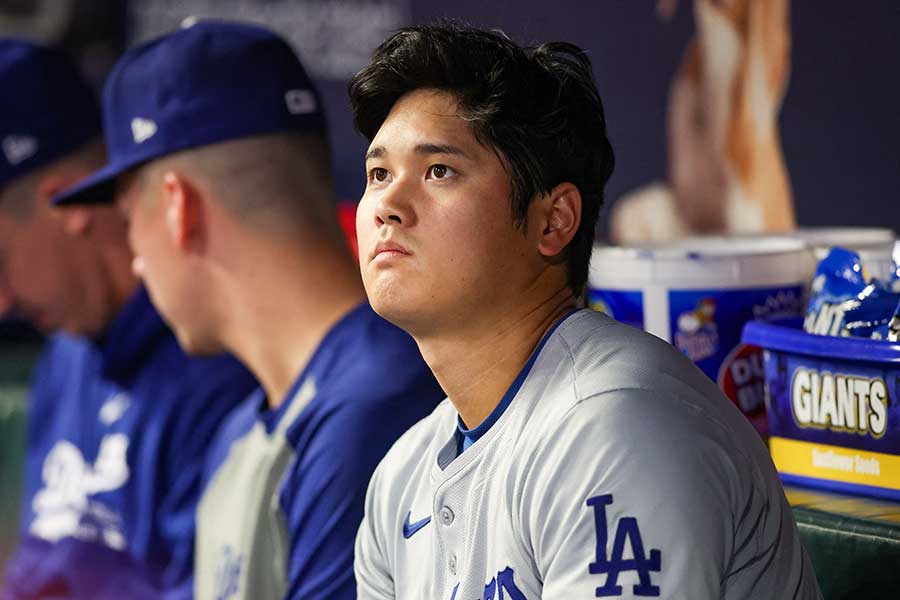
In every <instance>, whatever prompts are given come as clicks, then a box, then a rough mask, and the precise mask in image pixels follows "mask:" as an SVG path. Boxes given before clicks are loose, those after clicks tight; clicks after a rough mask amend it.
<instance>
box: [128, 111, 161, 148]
mask: <svg viewBox="0 0 900 600" xmlns="http://www.w3.org/2000/svg"><path fill="white" fill-rule="evenodd" d="M156 130H157V128H156V123H154V122H153V121H151V120H150V119H142V118H140V117H135V118H133V119H132V120H131V135H132V136H133V137H134V142H135V143H136V144H140V143H141V142H145V141H147V140H149V139H150V138H152V137H153V135H154V134H155V133H156Z"/></svg>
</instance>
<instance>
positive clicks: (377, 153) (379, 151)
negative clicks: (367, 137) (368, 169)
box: [366, 146, 387, 161]
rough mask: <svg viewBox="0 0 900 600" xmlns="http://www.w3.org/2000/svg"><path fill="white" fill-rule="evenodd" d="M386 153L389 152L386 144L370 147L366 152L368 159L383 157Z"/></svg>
mask: <svg viewBox="0 0 900 600" xmlns="http://www.w3.org/2000/svg"><path fill="white" fill-rule="evenodd" d="M385 154H387V149H385V147H384V146H372V147H371V148H369V151H368V152H366V161H368V160H370V159H373V158H381V157H383V156H384V155H385Z"/></svg>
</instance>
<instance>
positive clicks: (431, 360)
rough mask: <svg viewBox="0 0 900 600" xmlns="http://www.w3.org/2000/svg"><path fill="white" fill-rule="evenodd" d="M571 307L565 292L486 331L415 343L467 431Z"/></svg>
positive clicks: (493, 405) (491, 407)
mask: <svg viewBox="0 0 900 600" xmlns="http://www.w3.org/2000/svg"><path fill="white" fill-rule="evenodd" d="M576 305H577V302H576V300H575V297H574V296H573V295H572V293H571V291H569V290H568V288H566V289H564V290H559V291H558V292H557V293H555V294H554V295H552V296H551V297H549V298H546V299H544V300H542V301H540V302H537V303H535V304H522V305H519V306H516V307H512V308H511V309H509V310H508V311H506V313H505V314H504V315H502V316H498V317H497V319H496V320H495V321H494V323H495V324H494V325H493V326H491V327H483V328H480V329H479V330H477V331H472V330H471V329H467V330H466V331H464V332H463V333H461V334H460V333H457V332H448V334H447V335H434V336H430V337H428V338H424V339H420V338H418V337H417V338H416V341H417V342H418V343H419V348H420V349H421V351H422V356H423V357H424V358H425V361H426V362H427V363H428V366H429V367H431V370H432V372H434V375H435V377H436V378H437V380H438V382H439V383H440V384H441V387H442V388H443V390H444V391H445V392H446V393H447V396H448V397H449V398H450V401H451V402H453V405H454V406H455V407H456V410H457V411H458V412H459V415H460V417H461V418H462V420H463V423H465V425H466V427H467V428H469V429H471V428H474V427H477V426H478V425H480V424H481V423H482V422H483V421H484V420H485V419H486V418H487V417H488V416H489V415H490V414H491V412H492V411H493V410H494V408H496V407H497V405H498V404H499V403H500V400H501V399H502V398H503V395H504V394H505V393H506V391H507V390H508V389H509V386H510V385H511V384H512V383H513V381H514V380H515V378H516V376H518V374H519V373H520V372H521V370H522V368H523V367H524V366H525V364H526V363H527V362H528V359H529V357H530V356H531V354H532V353H533V352H534V350H535V349H536V348H537V346H538V344H539V343H540V341H541V339H542V338H543V337H544V335H545V334H546V333H547V331H549V330H550V328H551V327H552V326H553V325H554V324H555V323H556V322H557V321H559V320H560V319H561V318H562V317H564V316H565V315H566V314H568V313H569V312H570V311H571V310H573V309H574V308H575V307H576Z"/></svg>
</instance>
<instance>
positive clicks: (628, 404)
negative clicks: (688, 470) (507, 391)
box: [518, 310, 758, 450]
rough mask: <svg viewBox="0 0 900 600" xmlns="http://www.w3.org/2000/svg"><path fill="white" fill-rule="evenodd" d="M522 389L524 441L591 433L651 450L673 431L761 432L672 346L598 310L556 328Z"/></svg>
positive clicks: (604, 441) (712, 434)
mask: <svg viewBox="0 0 900 600" xmlns="http://www.w3.org/2000/svg"><path fill="white" fill-rule="evenodd" d="M520 394H522V395H524V397H525V398H526V403H525V404H526V407H527V410H525V411H524V413H523V416H522V417H521V422H519V423H518V429H519V430H520V431H521V433H520V434H519V439H520V443H523V442H528V443H529V444H532V445H537V444H540V443H543V442H542V440H555V442H554V443H565V440H568V439H571V440H574V438H575V437H579V436H584V435H590V436H592V438H593V439H595V440H597V443H598V444H601V445H608V446H610V447H611V448H612V447H619V448H629V449H633V448H635V447H637V446H640V447H642V448H648V449H651V450H652V447H655V446H656V445H657V444H656V443H655V442H656V441H657V440H662V439H663V438H664V437H665V436H663V435H661V433H663V432H669V431H673V430H677V431H678V432H689V433H690V434H691V435H696V436H701V437H706V438H709V439H716V440H722V439H725V438H727V437H728V436H729V435H737V436H738V437H740V438H741V439H744V438H747V439H748V440H749V441H750V442H752V441H753V438H754V436H755V435H756V434H755V432H753V430H752V427H750V426H749V424H748V423H746V419H745V418H744V417H743V416H742V415H741V414H740V413H739V411H737V410H736V409H735V407H734V406H733V405H732V404H731V402H730V401H729V400H728V399H727V398H725V397H724V395H723V394H722V393H721V391H719V389H718V387H717V386H716V385H715V383H714V382H712V381H711V380H710V379H709V378H707V377H706V376H705V375H704V374H703V373H702V372H701V371H700V370H699V369H697V368H696V366H694V365H693V364H692V363H691V362H690V361H689V360H688V359H687V358H686V357H684V356H683V355H682V354H681V353H680V352H678V351H677V350H676V349H674V348H673V347H672V346H671V345H670V344H668V343H666V342H664V341H663V340H661V339H659V338H657V337H655V336H652V335H650V334H647V333H644V332H642V331H639V330H637V329H635V328H633V327H631V326H628V325H623V324H621V323H618V322H616V321H614V320H613V319H611V318H609V317H607V316H606V315H603V314H600V313H595V312H593V311H586V310H585V311H579V312H578V313H575V314H573V315H572V316H570V317H569V318H568V319H566V320H565V321H564V322H563V323H562V324H561V325H560V326H559V327H558V328H557V329H556V330H555V331H554V333H553V334H552V335H551V337H550V338H549V339H548V340H547V342H546V344H545V347H544V349H543V350H542V352H541V355H540V356H539V357H538V360H537V361H536V362H535V365H534V367H533V369H532V372H531V373H530V374H529V376H528V378H527V379H526V382H525V384H524V385H523V387H522V389H521V391H520ZM573 436H574V437H573ZM638 439H640V440H642V441H641V442H640V443H639V444H638V442H637V441H636V440H638ZM757 441H758V440H757ZM573 443H574V441H573ZM748 443H749V442H748Z"/></svg>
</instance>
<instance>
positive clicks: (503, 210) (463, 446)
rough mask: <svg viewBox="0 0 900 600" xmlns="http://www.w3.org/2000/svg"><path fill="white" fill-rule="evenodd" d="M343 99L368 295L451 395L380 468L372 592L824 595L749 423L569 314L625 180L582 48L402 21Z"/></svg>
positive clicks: (361, 556)
mask: <svg viewBox="0 0 900 600" xmlns="http://www.w3.org/2000/svg"><path fill="white" fill-rule="evenodd" d="M349 89H350V99H351V103H352V107H353V111H354V117H355V122H356V125H357V128H358V129H359V130H360V131H361V132H362V133H363V134H364V135H365V136H366V137H367V138H368V139H369V140H370V141H371V145H370V146H369V149H368V152H367V153H366V169H367V172H368V185H367V188H366V192H365V195H364V197H363V199H362V201H361V203H360V206H359V210H358V213H357V234H358V239H359V255H360V261H361V268H362V274H363V281H364V283H365V286H366V291H367V293H368V296H369V299H370V302H371V303H372V307H373V308H374V309H375V310H376V311H377V312H378V313H379V314H380V315H382V316H383V317H385V318H386V319H388V320H389V321H391V322H393V323H396V324H397V325H399V326H400V327H402V328H403V329H405V330H406V331H408V332H409V333H410V334H411V335H412V336H413V337H414V338H415V340H416V341H417V342H418V344H419V348H420V349H421V351H422V355H423V356H424V358H425V360H426V362H427V363H428V365H429V366H430V367H431V369H432V371H433V372H434V374H435V375H436V377H437V379H438V381H439V382H440V383H441V385H442V386H443V388H444V390H445V391H446V392H447V393H448V395H449V401H448V402H445V403H443V404H442V405H441V406H439V407H438V408H437V410H436V411H435V412H434V413H433V414H432V415H430V416H429V417H428V418H426V419H425V420H424V421H422V422H421V423H419V424H417V425H416V426H415V427H414V428H413V429H412V430H411V431H409V432H408V433H407V434H405V435H404V436H403V437H402V438H401V439H400V440H399V441H398V442H397V444H395V446H394V447H393V448H392V449H391V451H390V452H389V453H388V455H387V457H386V458H385V459H384V460H383V461H382V463H381V464H380V466H379V467H378V469H377V470H376V473H375V475H374V476H373V480H372V483H371V485H370V489H369V493H368V498H367V504H366V515H365V518H364V520H363V524H362V526H361V528H360V532H359V536H358V540H357V553H356V560H357V562H356V576H357V582H358V585H359V597H360V598H361V599H365V600H370V599H388V598H432V599H444V600H472V599H474V598H484V599H485V600H487V599H494V598H511V599H514V600H523V599H526V598H527V599H537V598H593V597H623V598H636V597H663V598H685V599H691V600H700V599H713V598H716V599H719V598H724V599H738V598H740V599H751V598H754V599H756V598H796V599H801V598H802V599H807V598H817V597H819V592H818V590H817V586H816V581H815V578H814V574H813V571H812V567H811V566H810V562H809V559H808V557H807V556H806V553H805V551H804V549H803V547H802V546H801V544H800V539H799V536H798V533H797V528H796V525H795V523H794V521H793V518H792V515H791V511H790V507H789V506H788V504H787V502H786V500H785V497H784V493H783V491H782V488H781V484H780V482H779V480H778V476H777V474H776V472H775V469H774V467H773V465H772V462H771V460H770V458H769V456H768V453H767V451H766V447H765V445H764V444H763V443H762V441H761V440H760V439H759V436H758V435H757V434H756V432H755V431H754V430H753V428H752V427H751V426H750V424H749V423H748V422H747V421H746V419H745V418H744V417H743V416H742V415H741V414H740V413H739V412H738V411H737V410H736V409H735V407H734V406H733V405H732V403H731V402H729V401H728V400H727V399H726V398H725V397H724V396H722V394H721V392H719V390H718V389H717V388H716V386H715V384H714V383H712V382H711V381H710V380H709V379H707V378H706V377H705V376H704V375H703V374H702V373H701V372H700V371H698V370H697V369H696V367H694V365H693V364H691V363H690V361H689V360H688V359H687V358H685V357H684V356H682V355H681V354H680V353H678V351H677V350H675V349H674V348H672V347H671V346H670V345H668V344H666V343H664V342H663V341H661V340H659V339H657V338H655V337H653V336H651V335H648V334H645V333H643V332H640V331H638V330H637V329H634V328H631V327H628V326H625V325H621V324H619V323H616V322H615V321H613V320H612V319H610V318H609V317H607V316H605V315H602V314H599V313H594V312H591V311H588V310H583V309H582V310H579V306H580V302H579V299H580V298H581V297H582V294H583V291H584V286H585V282H586V279H587V272H588V263H589V260H590V254H591V248H592V243H593V239H594V227H595V224H596V221H597V215H598V211H599V209H600V205H601V203H602V199H603V189H604V186H605V184H606V181H607V180H608V179H609V177H610V174H611V173H612V170H613V152H612V148H611V146H610V143H609V140H608V138H607V126H606V121H605V117H604V112H603V106H602V104H601V101H600V97H599V95H598V92H597V89H596V86H595V84H594V81H593V76H592V72H591V64H590V61H589V60H588V57H587V56H586V54H585V53H584V52H583V51H582V50H581V49H579V48H578V47H576V46H574V45H572V44H566V43H553V44H544V45H541V46H538V47H536V48H523V47H521V46H519V45H517V44H515V43H514V42H512V41H511V40H510V39H509V38H507V37H506V36H504V35H503V34H502V33H497V32H487V31H481V30H478V29H473V28H468V27H463V26H456V25H446V26H433V27H413V28H407V29H403V30H401V31H399V32H398V33H396V34H394V35H393V36H391V37H390V38H389V39H388V40H387V41H385V42H384V43H383V44H382V45H381V46H380V47H379V48H378V49H377V50H376V52H375V55H374V58H373V61H372V63H371V64H370V65H369V66H367V67H365V68H364V69H363V70H362V71H361V72H360V73H358V74H357V75H356V76H355V78H354V79H353V80H352V81H351V83H350V88H349Z"/></svg>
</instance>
